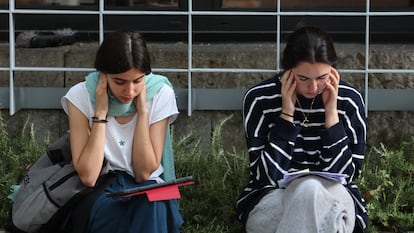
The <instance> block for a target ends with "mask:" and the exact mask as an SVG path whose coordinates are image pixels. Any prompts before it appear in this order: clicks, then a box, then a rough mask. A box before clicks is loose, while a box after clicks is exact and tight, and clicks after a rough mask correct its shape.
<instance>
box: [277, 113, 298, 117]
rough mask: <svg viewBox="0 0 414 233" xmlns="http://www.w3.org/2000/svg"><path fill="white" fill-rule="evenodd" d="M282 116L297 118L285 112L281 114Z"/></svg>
mask: <svg viewBox="0 0 414 233" xmlns="http://www.w3.org/2000/svg"><path fill="white" fill-rule="evenodd" d="M280 114H281V115H285V116H288V117H292V118H295V117H294V116H293V115H290V114H287V113H284V112H281V113H280Z"/></svg>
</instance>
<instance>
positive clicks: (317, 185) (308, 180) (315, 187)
mask: <svg viewBox="0 0 414 233" xmlns="http://www.w3.org/2000/svg"><path fill="white" fill-rule="evenodd" d="M292 184H293V186H292V188H293V189H294V193H301V194H306V195H310V194H314V193H315V192H318V191H320V190H322V189H323V188H324V187H323V185H322V183H321V181H320V178H319V177H316V176H305V177H302V178H299V179H297V180H295V182H294V183H292Z"/></svg>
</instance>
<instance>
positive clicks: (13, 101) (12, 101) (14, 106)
mask: <svg viewBox="0 0 414 233" xmlns="http://www.w3.org/2000/svg"><path fill="white" fill-rule="evenodd" d="M280 5H281V4H280V0H278V1H277V10H276V11H275V12H256V11H255V12H249V11H196V10H193V6H192V1H191V0H189V1H188V10H187V11H129V10H122V11H119V10H106V9H105V1H104V0H99V10H43V9H16V7H15V1H14V0H9V9H8V10H0V14H8V15H9V48H10V55H9V56H10V57H9V61H10V62H9V67H0V71H8V72H9V88H8V90H7V89H5V88H3V89H2V90H5V91H3V94H1V93H0V97H2V96H3V97H4V95H5V92H7V95H8V97H7V98H8V99H9V106H8V107H9V113H10V115H13V114H15V113H16V112H17V111H18V110H19V108H20V106H19V104H18V103H19V102H21V100H19V99H18V98H19V96H21V95H19V93H16V92H15V90H16V87H15V86H14V71H45V72H47V71H93V70H94V69H92V68H77V67H23V66H16V63H15V17H14V16H15V15H17V14H44V15H53V14H71V15H76V14H79V15H98V16H99V41H100V42H102V40H103V37H104V28H105V27H104V19H105V16H108V15H184V16H187V17H188V68H154V69H153V70H154V71H158V72H173V73H174V72H186V73H187V77H188V88H187V90H186V92H187V93H186V95H185V96H186V98H187V100H186V101H187V106H186V107H187V110H188V115H189V116H190V115H191V113H192V111H193V110H196V109H197V108H194V106H193V103H192V101H193V93H192V91H193V87H192V83H191V81H192V74H193V73H197V72H215V73H220V72H223V73H234V72H239V73H255V72H257V73H275V72H278V71H279V63H280V53H279V51H280V44H281V42H280V38H281V35H280V34H281V25H280V22H281V17H282V16H341V17H354V16H362V17H365V64H364V67H365V68H364V69H359V70H356V69H342V70H339V71H340V72H343V73H357V74H364V75H365V85H364V87H365V88H364V93H365V97H364V98H365V103H366V106H367V108H366V112H367V113H368V108H369V106H370V103H369V101H368V100H369V99H370V95H373V93H370V90H369V88H368V76H369V74H371V73H414V69H370V68H369V58H370V57H369V49H370V17H372V16H390V17H392V16H414V12H374V11H370V0H366V11H365V12H364V11H362V12H319V11H318V12H291V11H289V12H284V11H281V7H280ZM199 15H210V16H211V15H220V16H223V15H227V16H234V15H240V16H249V15H255V16H276V20H277V23H276V25H277V28H276V33H277V35H276V38H277V41H276V47H277V49H276V51H275V53H276V54H275V55H276V64H277V65H276V66H277V67H275V69H260V68H257V69H243V68H197V67H193V62H192V60H193V59H192V54H193V25H192V20H193V16H199ZM49 89H50V92H53V91H54V90H53V88H49ZM374 91H375V90H374ZM58 93H59V92H58ZM20 94H21V93H20ZM32 94H33V93H32ZM391 94H393V95H394V94H396V95H403V96H404V97H407V96H408V97H409V98H410V99H412V98H414V94H413V92H412V91H410V90H409V91H407V90H405V91H402V92H392V93H391ZM34 95H35V94H33V95H32V96H34ZM29 107H30V106H29ZM32 107H33V106H32ZM0 108H2V106H1V105H0ZM34 108H36V107H34ZM404 108H405V107H403V109H404ZM413 109H414V107H413V106H412V105H410V106H408V110H413ZM397 110H401V109H397Z"/></svg>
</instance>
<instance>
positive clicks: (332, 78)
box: [322, 67, 340, 128]
mask: <svg viewBox="0 0 414 233" xmlns="http://www.w3.org/2000/svg"><path fill="white" fill-rule="evenodd" d="M339 80H340V76H339V73H338V71H337V70H336V69H335V68H333V67H332V69H331V72H330V73H329V78H328V80H327V82H326V85H325V88H324V89H323V91H322V100H323V103H324V105H325V127H326V128H329V127H331V126H333V125H335V124H336V123H338V122H339V116H338V103H337V102H338V86H339Z"/></svg>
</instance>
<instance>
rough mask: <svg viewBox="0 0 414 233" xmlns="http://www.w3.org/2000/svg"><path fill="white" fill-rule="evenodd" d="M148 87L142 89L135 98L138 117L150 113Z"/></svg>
mask: <svg viewBox="0 0 414 233" xmlns="http://www.w3.org/2000/svg"><path fill="white" fill-rule="evenodd" d="M146 90H147V87H146V86H145V82H144V85H143V87H142V90H141V92H140V93H139V94H138V96H137V97H136V98H135V107H136V109H137V112H138V115H140V114H144V113H147V112H148V109H147V91H146Z"/></svg>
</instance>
